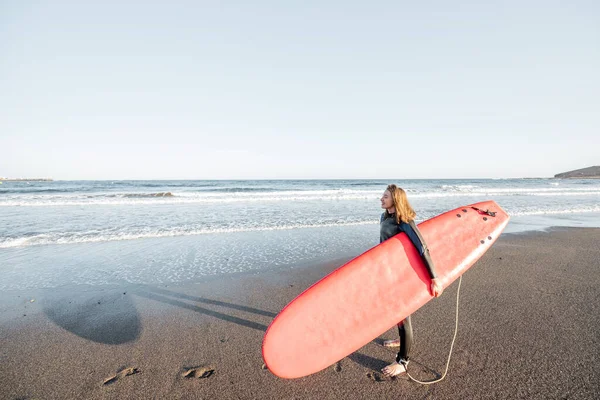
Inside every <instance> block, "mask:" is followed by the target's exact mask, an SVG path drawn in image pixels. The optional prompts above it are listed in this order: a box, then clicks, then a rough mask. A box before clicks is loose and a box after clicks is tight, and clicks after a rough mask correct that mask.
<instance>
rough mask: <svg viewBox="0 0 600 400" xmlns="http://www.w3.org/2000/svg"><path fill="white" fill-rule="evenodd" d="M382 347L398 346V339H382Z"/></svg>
mask: <svg viewBox="0 0 600 400" xmlns="http://www.w3.org/2000/svg"><path fill="white" fill-rule="evenodd" d="M383 346H384V347H400V339H392V340H384V341H383Z"/></svg>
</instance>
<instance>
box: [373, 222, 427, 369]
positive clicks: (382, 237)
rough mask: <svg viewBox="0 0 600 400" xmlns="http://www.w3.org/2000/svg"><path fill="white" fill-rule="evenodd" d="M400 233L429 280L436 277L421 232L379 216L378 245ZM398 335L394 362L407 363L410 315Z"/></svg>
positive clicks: (400, 327) (410, 334) (399, 325)
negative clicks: (425, 271) (413, 248)
mask: <svg viewBox="0 0 600 400" xmlns="http://www.w3.org/2000/svg"><path fill="white" fill-rule="evenodd" d="M401 232H404V233H406V235H407V236H408V238H409V239H410V241H411V242H412V244H413V245H414V246H415V247H416V249H417V251H418V252H419V254H420V255H421V258H422V259H423V262H424V263H425V266H426V267H427V271H428V272H429V276H430V277H431V279H433V278H435V277H436V274H435V267H434V265H433V261H432V260H431V256H430V255H429V249H428V248H427V245H426V244H425V241H424V240H423V237H422V236H421V232H419V229H418V228H417V226H416V225H415V223H414V222H413V221H411V222H410V223H408V224H407V223H406V222H403V221H400V223H399V224H398V223H397V222H396V214H388V213H387V212H384V213H383V214H382V215H381V220H380V230H379V243H381V242H384V241H386V240H388V239H389V238H391V237H392V236H395V235H397V234H399V233H401ZM398 333H399V335H400V351H398V355H397V356H396V361H397V362H400V361H402V360H403V361H408V357H409V352H410V348H411V346H412V342H413V331H412V325H411V322H410V315H409V316H408V317H406V319H404V321H402V322H400V323H398Z"/></svg>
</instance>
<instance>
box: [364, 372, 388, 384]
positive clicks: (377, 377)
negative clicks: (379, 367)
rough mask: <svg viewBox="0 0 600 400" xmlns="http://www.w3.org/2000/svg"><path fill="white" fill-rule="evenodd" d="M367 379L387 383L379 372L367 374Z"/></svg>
mask: <svg viewBox="0 0 600 400" xmlns="http://www.w3.org/2000/svg"><path fill="white" fill-rule="evenodd" d="M367 377H368V378H369V379H370V380H372V381H373V382H383V381H385V379H384V377H383V376H381V374H379V373H378V372H367Z"/></svg>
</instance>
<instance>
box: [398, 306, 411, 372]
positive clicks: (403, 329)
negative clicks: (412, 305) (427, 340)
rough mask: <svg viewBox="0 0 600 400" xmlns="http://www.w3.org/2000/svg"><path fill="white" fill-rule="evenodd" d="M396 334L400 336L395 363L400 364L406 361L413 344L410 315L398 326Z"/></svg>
mask: <svg viewBox="0 0 600 400" xmlns="http://www.w3.org/2000/svg"><path fill="white" fill-rule="evenodd" d="M398 334H399V335H400V351H399V352H398V355H397V356H396V362H400V360H404V361H408V357H409V354H410V349H411V347H412V342H413V330H412V324H411V322H410V315H409V316H408V317H406V319H405V320H404V321H402V323H401V324H398Z"/></svg>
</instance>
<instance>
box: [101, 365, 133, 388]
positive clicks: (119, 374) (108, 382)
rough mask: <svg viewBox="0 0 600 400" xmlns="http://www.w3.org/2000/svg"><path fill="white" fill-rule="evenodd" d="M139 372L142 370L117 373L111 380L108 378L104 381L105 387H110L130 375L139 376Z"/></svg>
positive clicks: (130, 369)
mask: <svg viewBox="0 0 600 400" xmlns="http://www.w3.org/2000/svg"><path fill="white" fill-rule="evenodd" d="M139 372H140V370H139V369H137V368H135V367H129V368H124V369H122V370H121V371H119V372H117V374H116V375H113V376H111V377H110V378H106V379H105V380H104V383H103V385H110V384H112V383H115V382H116V381H117V380H119V379H121V378H124V377H126V376H129V375H133V374H137V373H139Z"/></svg>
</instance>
